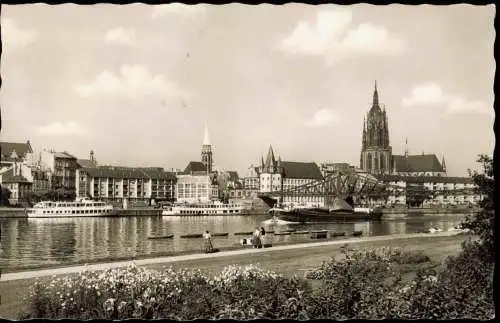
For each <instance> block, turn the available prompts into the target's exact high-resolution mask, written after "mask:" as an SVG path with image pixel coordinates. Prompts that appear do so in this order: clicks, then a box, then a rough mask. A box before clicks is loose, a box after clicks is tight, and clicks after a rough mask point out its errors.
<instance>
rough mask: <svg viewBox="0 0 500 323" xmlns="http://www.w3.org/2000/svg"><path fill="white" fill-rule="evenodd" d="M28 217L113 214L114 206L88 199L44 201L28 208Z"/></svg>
mask: <svg viewBox="0 0 500 323" xmlns="http://www.w3.org/2000/svg"><path fill="white" fill-rule="evenodd" d="M26 213H27V216H28V218H60V217H94V216H110V215H113V214H114V213H113V206H112V205H110V204H106V203H104V202H97V201H92V200H88V199H80V200H75V201H74V202H52V201H43V202H39V203H37V204H35V206H33V208H31V209H28V210H27V212H26Z"/></svg>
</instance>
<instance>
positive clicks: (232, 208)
mask: <svg viewBox="0 0 500 323" xmlns="http://www.w3.org/2000/svg"><path fill="white" fill-rule="evenodd" d="M243 209H244V207H243V205H240V204H236V203H222V202H220V201H213V202H207V203H177V204H174V205H170V206H164V209H163V212H162V215H164V216H169V215H170V216H173V215H239V214H242V213H243Z"/></svg>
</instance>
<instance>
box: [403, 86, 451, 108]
mask: <svg viewBox="0 0 500 323" xmlns="http://www.w3.org/2000/svg"><path fill="white" fill-rule="evenodd" d="M444 101H446V97H445V95H444V94H443V91H442V90H441V87H440V86H439V85H437V84H436V83H426V84H422V85H418V86H416V87H414V88H413V90H412V95H411V96H410V97H405V98H403V105H404V106H413V105H419V104H437V103H442V102H444Z"/></svg>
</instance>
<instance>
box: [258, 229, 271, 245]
mask: <svg viewBox="0 0 500 323" xmlns="http://www.w3.org/2000/svg"><path fill="white" fill-rule="evenodd" d="M260 239H261V241H262V247H263V248H266V247H269V235H266V230H264V227H261V228H260Z"/></svg>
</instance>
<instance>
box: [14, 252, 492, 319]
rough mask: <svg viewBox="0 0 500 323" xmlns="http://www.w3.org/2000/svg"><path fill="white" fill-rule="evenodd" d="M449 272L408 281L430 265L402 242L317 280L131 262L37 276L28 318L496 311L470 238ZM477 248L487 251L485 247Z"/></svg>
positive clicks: (329, 267)
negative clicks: (408, 269) (410, 269)
mask: <svg viewBox="0 0 500 323" xmlns="http://www.w3.org/2000/svg"><path fill="white" fill-rule="evenodd" d="M464 246H465V247H466V248H465V250H464V252H463V253H462V254H461V255H459V256H458V257H456V258H451V259H450V260H449V261H448V262H447V263H446V264H445V266H444V267H443V268H442V270H441V271H440V272H439V273H437V272H436V271H434V270H429V269H428V268H423V269H422V270H418V272H417V274H416V277H415V278H413V279H411V280H410V281H403V280H402V279H401V277H402V276H401V274H402V273H401V270H400V269H399V268H400V266H402V265H403V266H404V265H409V264H417V265H419V264H423V263H426V262H428V258H426V257H425V255H423V254H421V253H418V252H413V253H406V252H404V251H403V250H400V249H378V250H371V251H347V252H346V254H345V258H344V259H339V260H335V259H332V260H331V261H328V262H325V263H323V264H322V265H321V266H320V267H319V268H318V269H317V270H315V271H312V272H310V273H308V274H307V277H309V278H314V279H316V281H317V282H318V283H320V284H318V285H319V286H318V287H317V288H315V289H313V288H312V287H311V281H309V280H307V279H302V278H297V277H285V276H283V275H281V274H278V273H275V272H271V271H267V270H265V269H262V268H260V267H259V266H255V265H250V266H246V267H240V266H234V265H231V266H227V267H226V268H224V269H223V270H222V271H221V272H220V273H218V274H217V275H215V276H214V277H207V276H205V275H204V274H203V273H201V272H200V271H199V270H173V269H171V268H164V269H162V270H148V269H145V268H140V267H136V266H134V265H130V266H129V267H126V268H121V269H110V270H106V271H101V272H91V271H84V272H82V273H80V274H79V275H75V276H68V277H63V278H55V279H53V280H52V281H50V282H48V283H42V282H37V283H36V284H35V285H34V286H33V288H32V291H31V293H30V295H29V299H28V300H27V301H28V302H29V304H30V305H31V311H30V313H28V314H27V315H25V316H23V318H25V319H27V318H46V319H61V318H69V319H77V320H87V319H113V320H115V319H128V318H140V319H157V318H166V319H176V320H192V319H233V320H249V319H258V318H264V319H318V318H329V319H353V318H355V319H356V318H361V319H363V318H364V319H381V318H403V319H414V318H424V319H425V318H438V319H447V318H469V317H470V318H476V319H477V318H479V319H488V318H491V317H492V315H494V307H493V300H492V286H493V279H492V277H493V276H492V273H493V265H484V264H479V260H478V259H479V256H480V254H479V253H478V251H477V250H478V249H477V247H475V246H474V245H468V246H466V245H464ZM479 251H480V250H479Z"/></svg>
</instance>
